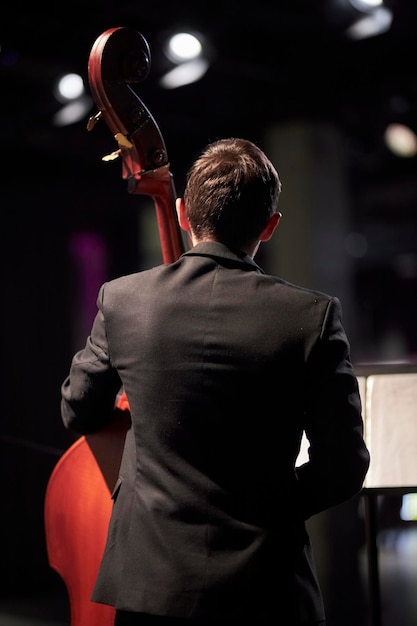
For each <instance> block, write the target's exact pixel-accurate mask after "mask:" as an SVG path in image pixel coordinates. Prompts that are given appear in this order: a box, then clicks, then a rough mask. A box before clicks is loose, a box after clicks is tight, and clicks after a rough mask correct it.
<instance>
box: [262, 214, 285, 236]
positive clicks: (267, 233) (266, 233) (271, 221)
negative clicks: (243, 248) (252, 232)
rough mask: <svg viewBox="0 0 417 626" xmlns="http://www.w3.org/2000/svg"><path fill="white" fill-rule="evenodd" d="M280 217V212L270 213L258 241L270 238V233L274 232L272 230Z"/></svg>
mask: <svg viewBox="0 0 417 626" xmlns="http://www.w3.org/2000/svg"><path fill="white" fill-rule="evenodd" d="M280 219H281V213H273V214H272V215H271V217H270V218H269V220H268V223H267V225H266V226H265V228H264V230H263V231H262V233H261V236H260V237H259V240H260V241H268V239H271V237H272V235H273V234H274V230H275V229H276V227H277V226H278V224H279V220H280Z"/></svg>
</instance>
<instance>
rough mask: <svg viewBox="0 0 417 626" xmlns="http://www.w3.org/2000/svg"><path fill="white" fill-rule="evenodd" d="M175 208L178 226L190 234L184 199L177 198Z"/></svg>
mask: <svg viewBox="0 0 417 626" xmlns="http://www.w3.org/2000/svg"><path fill="white" fill-rule="evenodd" d="M175 208H176V210H177V217H178V224H179V225H180V226H181V228H182V230H185V232H187V233H189V232H190V224H189V223H188V219H187V216H186V214H185V204H184V198H177V199H176V200H175Z"/></svg>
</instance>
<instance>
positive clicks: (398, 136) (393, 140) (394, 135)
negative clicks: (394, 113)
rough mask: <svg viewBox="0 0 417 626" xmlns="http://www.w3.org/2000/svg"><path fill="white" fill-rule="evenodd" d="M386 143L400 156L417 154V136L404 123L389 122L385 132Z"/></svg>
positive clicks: (409, 156)
mask: <svg viewBox="0 0 417 626" xmlns="http://www.w3.org/2000/svg"><path fill="white" fill-rule="evenodd" d="M384 140H385V144H386V145H387V146H388V148H389V149H390V150H391V152H393V153H394V154H395V155H397V156H399V157H408V158H411V157H414V156H416V154H417V136H416V134H415V133H414V132H413V131H412V130H411V128H409V127H408V126H405V125H404V124H389V126H387V128H386V129H385V133H384Z"/></svg>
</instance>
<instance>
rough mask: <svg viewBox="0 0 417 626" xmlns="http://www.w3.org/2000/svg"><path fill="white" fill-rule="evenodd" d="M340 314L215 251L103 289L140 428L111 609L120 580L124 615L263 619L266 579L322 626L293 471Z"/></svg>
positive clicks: (116, 540)
mask: <svg viewBox="0 0 417 626" xmlns="http://www.w3.org/2000/svg"><path fill="white" fill-rule="evenodd" d="M330 304H331V299H330V298H329V297H328V296H325V295H324V294H317V293H313V292H310V291H307V290H303V289H299V288H296V287H293V286H290V285H287V284H286V283H284V282H283V281H279V280H277V279H275V278H273V277H269V276H266V275H265V274H263V273H262V272H261V271H260V270H258V269H257V266H256V265H255V264H253V263H250V262H248V260H247V259H246V260H242V259H241V258H239V257H238V256H236V255H234V254H233V253H231V252H230V251H229V250H228V249H227V248H226V247H225V246H222V245H221V244H217V243H204V244H200V245H199V246H197V247H196V248H194V250H193V251H191V252H189V253H187V254H186V255H184V256H183V257H182V258H181V259H180V260H179V261H178V262H177V263H175V264H173V265H171V266H162V267H159V268H155V269H153V270H150V271H148V272H142V273H139V274H136V275H132V276H128V277H125V278H122V279H119V280H117V281H114V282H113V283H110V284H108V285H107V286H105V288H104V291H102V293H101V310H102V313H103V315H104V326H105V332H106V336H107V341H108V350H109V355H110V359H111V361H112V364H113V366H115V367H116V368H117V370H118V372H119V374H120V377H121V380H122V382H123V387H124V389H125V391H126V393H127V396H128V399H129V404H130V408H131V415H132V429H131V432H129V434H128V444H127V451H128V452H127V453H126V455H125V458H124V460H123V462H122V471H121V481H120V482H119V484H118V487H117V489H116V492H117V494H116V496H117V498H116V502H115V510H114V514H113V520H112V525H111V528H110V539H109V542H108V548H107V551H106V553H105V557H104V561H103V566H102V569H101V573H100V576H99V579H98V583H97V586H96V592H95V595H94V599H96V600H99V601H102V602H109V579H111V580H112V585H110V586H111V587H112V588H111V591H110V600H111V601H112V602H114V604H115V605H116V606H117V607H118V608H120V609H124V610H129V611H138V612H140V611H141V612H149V613H156V614H165V613H168V614H171V615H176V616H179V617H185V616H188V617H189V616H193V617H202V616H204V617H207V616H210V617H214V616H215V615H216V614H217V613H218V612H219V611H220V612H221V613H222V615H225V616H239V615H247V614H248V613H249V614H252V615H253V616H254V617H255V616H258V617H259V616H262V614H263V611H266V615H268V612H269V611H270V610H271V606H270V603H271V602H272V604H273V605H275V603H276V597H275V594H271V589H270V585H271V584H272V585H273V586H274V587H275V586H276V587H278V586H279V587H281V592H278V593H279V594H280V597H281V595H282V597H281V602H282V600H283V599H285V602H286V603H287V605H288V610H289V611H294V614H295V615H297V617H298V612H299V611H301V615H302V612H303V610H304V609H303V607H304V606H305V604H306V603H307V605H314V604H316V605H317V616H316V617H317V619H318V620H319V619H324V618H323V616H322V608H321V599H320V594H319V592H318V589H317V587H316V580H315V574H314V566H313V564H312V562H311V561H310V554H309V550H310V546H309V542H308V539H306V536H305V533H304V516H305V514H306V516H309V514H310V512H309V511H307V510H305V511H304V510H303V509H302V507H303V504H302V502H301V501H298V498H299V495H298V485H297V479H296V474H295V471H294V464H295V459H296V457H297V454H298V449H299V442H300V439H301V435H302V432H303V429H304V428H305V427H306V426H307V425H306V424H305V421H304V411H305V408H306V403H308V402H311V398H310V397H309V394H311V387H312V383H313V380H314V381H316V379H317V380H318V379H319V378H320V376H321V372H320V371H319V370H317V369H315V368H316V367H317V366H319V365H320V359H321V358H322V357H321V356H320V341H321V335H322V332H323V324H324V321H325V320H326V314H327V311H328V308H329V305H330ZM340 347H341V349H342V352H341V353H340V354H338V353H337V351H336V352H335V355H334V358H335V359H340V358H341V357H344V355H345V346H343V345H341V346H340ZM316 352H317V355H316V354H315V353H316ZM342 360H343V359H342ZM343 368H344V374H345V373H346V372H345V369H346V364H345V363H343ZM326 376H327V374H326ZM354 380H355V379H354V376H353V373H352V380H351V381H349V380H346V383H347V384H350V385H352V381H354ZM327 382H328V381H327ZM327 382H326V384H327ZM317 391H318V392H319V391H320V390H319V389H318V390H317ZM356 408H357V411H358V424H359V423H360V407H359V406H358V407H356ZM321 409H323V411H324V408H323V407H321ZM337 409H338V411H343V410H344V407H343V406H339V407H337ZM324 412H325V411H324ZM317 418H318V419H326V416H325V415H321V416H317ZM332 418H334V419H336V420H337V419H340V418H341V416H340V415H339V414H337V415H332ZM342 418H343V416H342ZM130 439H132V441H130ZM133 439H134V440H135V441H134V442H133ZM351 441H352V440H349V443H348V446H350V445H351ZM359 449H360V440H359V439H358V451H359ZM129 450H130V452H129ZM324 462H325V463H328V459H326V458H325V459H324ZM319 467H320V471H324V472H325V471H326V466H325V465H324V466H319ZM340 469H341V471H343V472H344V471H345V469H344V468H340ZM358 471H359V474H361V472H362V467H361V466H360V464H358ZM332 472H336V473H335V474H333V475H332V476H330V475H329V476H324V477H323V478H324V479H327V480H331V481H335V482H336V481H338V480H340V481H341V482H342V483H343V481H345V480H346V477H345V476H343V475H340V476H338V475H337V468H335V467H334V466H333V467H332ZM348 480H349V484H351V485H352V487H351V488H352V493H354V492H355V491H356V490H357V488H358V484H359V480H360V479H359V477H358V478H357V479H356V477H355V475H354V476H349V477H348ZM356 480H357V481H358V482H356ZM314 488H316V489H317V488H318V489H319V490H320V487H317V486H314ZM310 497H312V498H313V500H314V492H313V494H311V496H310ZM331 498H336V499H337V498H338V494H337V493H333V492H332V494H331ZM313 506H314V504H313ZM320 506H321V505H320ZM127 509H129V513H128V514H127ZM123 520H125V521H123ZM126 520H127V521H126ZM115 548H116V549H115ZM114 555H117V560H116V561H115V560H114ZM121 555H123V556H121ZM277 566H278V567H279V569H280V572H281V573H280V574H279V575H277V577H276V578H275V577H272V578H271V572H272V571H273V570H274V569H275V568H277ZM119 577H120V580H119ZM298 577H299V578H300V580H301V584H300V583H297V584H298V585H299V586H298V587H297V584H296V579H297V578H298ZM226 581H227V584H226V585H225V583H226ZM248 587H249V588H250V589H251V594H250V595H248V594H245V589H247V588H248ZM301 590H303V591H301ZM306 590H307V591H306ZM300 594H301V595H300ZM303 594H305V597H304V598H302V596H303Z"/></svg>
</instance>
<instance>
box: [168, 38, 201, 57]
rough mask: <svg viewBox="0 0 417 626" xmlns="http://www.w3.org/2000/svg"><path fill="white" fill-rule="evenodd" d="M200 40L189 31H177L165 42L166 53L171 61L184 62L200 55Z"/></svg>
mask: <svg viewBox="0 0 417 626" xmlns="http://www.w3.org/2000/svg"><path fill="white" fill-rule="evenodd" d="M202 49H203V48H202V44H201V41H200V40H199V39H198V37H196V36H195V35H192V34H191V33H177V34H176V35H173V36H172V37H171V38H170V39H169V41H168V44H167V48H166V54H167V56H168V58H169V59H170V60H171V61H172V62H173V63H184V61H191V60H192V59H196V58H197V57H199V56H200V54H201V52H202Z"/></svg>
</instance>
